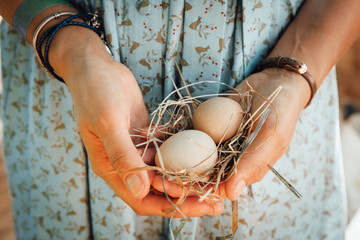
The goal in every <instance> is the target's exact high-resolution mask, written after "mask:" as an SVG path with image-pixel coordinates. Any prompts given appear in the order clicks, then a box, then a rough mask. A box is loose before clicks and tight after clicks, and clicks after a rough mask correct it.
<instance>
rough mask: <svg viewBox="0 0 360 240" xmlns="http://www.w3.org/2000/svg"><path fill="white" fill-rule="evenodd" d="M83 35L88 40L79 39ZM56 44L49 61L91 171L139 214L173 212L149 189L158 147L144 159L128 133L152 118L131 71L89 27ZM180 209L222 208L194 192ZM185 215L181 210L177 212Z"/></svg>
mask: <svg viewBox="0 0 360 240" xmlns="http://www.w3.org/2000/svg"><path fill="white" fill-rule="evenodd" d="M65 32H68V34H65ZM69 38H70V39H69ZM79 39H82V41H84V42H81V44H79V43H77V41H80V40H79ZM87 42H89V43H88V44H86V43H87ZM65 43H66V44H67V45H64V44H65ZM53 44H54V47H53V48H52V49H51V51H50V55H49V57H50V63H52V65H53V67H54V69H55V71H57V72H58V73H59V74H60V75H61V76H62V77H63V78H64V80H65V82H66V84H67V86H68V89H69V91H70V93H71V96H72V100H73V104H74V113H75V118H76V121H77V124H78V127H79V131H80V135H81V138H82V140H83V142H84V145H85V147H86V150H87V153H88V156H89V160H90V162H91V166H92V169H93V171H94V172H95V173H96V174H97V175H98V176H100V177H101V178H102V179H103V180H105V182H107V183H108V184H109V185H110V187H111V188H112V189H113V190H114V191H115V192H116V194H117V195H118V196H119V197H120V198H121V199H122V200H123V201H124V202H126V203H127V204H128V205H129V206H130V207H131V208H132V209H133V210H134V211H135V212H136V213H138V214H140V215H159V216H165V217H170V216H172V213H171V212H164V211H163V210H164V209H169V208H171V207H172V206H173V205H172V203H171V202H170V201H169V200H168V199H167V198H166V197H165V196H160V195H157V194H155V193H153V192H152V191H150V185H151V182H152V179H153V178H154V176H155V173H154V172H152V171H146V170H142V169H141V168H143V167H145V166H146V162H148V163H149V162H152V161H153V158H154V151H151V150H149V151H147V154H146V155H145V156H144V159H143V158H142V157H141V154H142V152H143V151H142V149H137V148H136V147H135V144H136V143H137V142H138V139H136V138H132V137H131V135H130V134H131V133H132V132H131V129H134V128H144V127H146V126H148V122H149V121H148V112H147V110H146V107H145V104H144V102H143V98H142V95H141V91H140V88H139V86H138V84H137V82H136V79H135V77H134V76H133V74H132V72H131V71H130V70H129V69H128V68H127V67H126V66H124V65H123V64H120V63H118V62H116V61H115V60H113V59H112V58H111V57H110V55H109V54H108V53H107V52H106V50H105V48H104V45H103V44H102V42H101V40H100V39H99V38H98V37H97V36H96V35H95V34H93V33H92V32H91V31H89V30H87V29H82V28H71V27H69V28H65V29H64V30H62V32H59V33H58V35H57V37H56V38H55V39H54V43H53ZM71 45H74V46H76V47H71ZM65 46H66V47H65ZM64 48H65V50H64ZM57 53H60V54H57ZM144 161H145V162H144ZM134 169H137V170H136V171H134ZM139 169H140V170H139ZM172 201H173V202H176V201H177V199H172ZM179 209H180V210H181V212H182V213H183V214H184V215H186V216H189V217H190V216H191V217H196V216H202V215H210V214H218V213H220V212H221V211H222V208H221V207H220V206H211V205H210V204H208V203H205V202H199V201H198V198H194V197H189V198H187V199H186V200H185V201H184V202H183V203H182V205H181V206H180V207H179ZM182 216H183V215H182V214H180V213H179V212H176V213H175V215H174V217H182Z"/></svg>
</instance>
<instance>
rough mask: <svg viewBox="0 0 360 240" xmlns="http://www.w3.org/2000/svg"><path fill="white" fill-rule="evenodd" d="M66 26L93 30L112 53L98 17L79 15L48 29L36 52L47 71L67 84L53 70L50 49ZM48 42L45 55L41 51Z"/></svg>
mask: <svg viewBox="0 0 360 240" xmlns="http://www.w3.org/2000/svg"><path fill="white" fill-rule="evenodd" d="M76 18H82V19H84V20H87V21H89V23H83V22H76V21H72V20H74V19H76ZM66 26H80V27H85V28H88V29H91V30H93V31H94V32H95V33H96V34H97V35H98V36H99V37H100V38H101V39H102V40H103V42H104V43H105V46H106V48H107V50H108V51H109V54H111V51H110V50H109V47H108V44H107V42H106V41H105V39H104V35H103V34H102V32H101V31H100V30H99V28H100V24H99V22H98V21H97V15H95V14H94V15H90V14H77V15H74V16H71V17H69V18H67V19H65V20H64V21H62V22H61V23H59V24H57V25H55V26H53V27H51V28H50V29H48V30H47V31H46V32H45V33H44V34H43V35H42V36H41V37H40V39H39V41H38V42H37V43H36V52H37V54H38V56H39V59H40V61H41V63H42V65H43V67H44V68H45V70H47V71H48V72H49V73H50V74H51V75H52V76H53V77H54V78H56V79H57V80H59V81H60V82H63V83H65V81H64V80H63V78H62V77H60V76H59V75H58V74H57V73H56V72H55V70H54V69H53V68H52V66H51V65H50V62H49V49H50V46H51V42H52V40H53V38H54V36H55V34H56V33H57V32H58V31H59V30H60V29H61V28H63V27H66ZM46 38H47V40H46V43H45V48H44V54H42V51H41V47H42V45H43V43H44V41H45V39H46Z"/></svg>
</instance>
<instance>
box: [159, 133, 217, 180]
mask: <svg viewBox="0 0 360 240" xmlns="http://www.w3.org/2000/svg"><path fill="white" fill-rule="evenodd" d="M159 150H160V154H161V159H162V162H163V164H164V167H165V169H167V170H172V171H181V170H186V171H187V173H190V174H191V175H195V176H201V175H203V174H205V173H206V172H207V171H208V170H209V169H211V167H212V166H213V165H214V164H215V163H216V160H217V149H216V144H215V143H214V141H213V140H212V139H211V137H210V136H209V135H207V134H206V133H204V132H201V131H197V130H185V131H182V132H179V133H177V134H175V135H173V136H171V137H169V138H168V139H167V140H166V141H165V142H163V143H162V144H161V146H160V148H159ZM155 164H156V166H158V167H162V166H161V164H160V159H159V152H158V153H157V154H156V156H155Z"/></svg>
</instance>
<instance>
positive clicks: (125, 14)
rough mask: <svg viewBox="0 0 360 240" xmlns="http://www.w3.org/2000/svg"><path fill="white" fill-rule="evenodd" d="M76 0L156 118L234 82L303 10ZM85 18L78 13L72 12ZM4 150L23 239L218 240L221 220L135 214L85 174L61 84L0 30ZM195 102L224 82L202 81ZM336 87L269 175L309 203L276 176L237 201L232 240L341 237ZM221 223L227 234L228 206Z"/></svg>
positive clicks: (322, 93) (332, 82) (317, 101)
mask: <svg viewBox="0 0 360 240" xmlns="http://www.w3.org/2000/svg"><path fill="white" fill-rule="evenodd" d="M89 2H90V3H92V1H79V0H77V1H74V3H75V4H80V5H81V6H80V5H77V6H80V7H81V9H93V8H94V7H100V8H102V9H103V10H104V23H105V31H106V36H107V39H108V41H109V43H110V46H111V49H112V52H113V54H114V58H115V59H116V60H118V61H121V62H123V63H124V64H126V65H127V66H129V68H130V69H131V70H132V71H133V73H134V75H135V77H136V79H137V80H138V82H139V86H140V88H141V90H142V93H143V96H144V101H145V103H146V105H147V107H148V108H149V109H150V110H151V109H152V108H154V107H156V106H157V104H158V103H159V102H160V101H161V100H162V99H163V98H164V97H165V96H167V95H168V94H169V93H170V92H171V91H172V90H173V86H172V83H171V82H170V81H169V78H173V79H175V81H176V84H177V85H178V86H181V85H182V82H181V81H180V78H179V76H178V75H179V74H178V72H177V71H176V68H175V63H177V64H179V66H180V69H181V72H182V74H183V76H184V79H185V82H186V83H193V82H197V81H203V80H211V81H218V82H223V83H226V84H229V85H232V86H234V85H236V84H238V83H239V82H240V81H241V80H242V79H244V78H245V77H246V76H248V75H249V74H251V73H252V71H253V70H254V68H255V66H256V64H257V63H258V61H259V60H261V59H262V58H264V57H266V55H267V54H268V52H269V50H270V49H271V48H272V46H273V45H274V44H275V43H276V41H277V39H278V38H279V36H280V34H281V33H282V31H283V30H284V28H285V27H286V26H287V24H288V23H289V21H290V20H291V19H292V17H293V16H294V15H295V14H296V11H297V10H298V8H299V7H300V5H301V1H296V0H277V1H260V0H248V1H235V0H234V1H231V0H229V1H226V0H217V1H216V0H204V1H196V0H192V1H191V0H186V1H184V0H171V1H156V0H149V1H147V0H144V1H125V0H103V1H102V2H101V3H100V2H98V3H96V4H89ZM79 9H80V8H79ZM0 33H1V57H2V80H3V91H4V92H3V97H2V106H3V121H4V151H5V158H6V166H7V173H8V178H9V182H10V187H11V192H12V201H13V209H14V210H13V213H14V218H15V223H16V232H17V237H18V239H87V238H90V237H94V238H95V239H168V238H170V236H171V235H170V234H169V226H170V224H171V226H172V228H173V229H176V227H177V226H179V225H180V224H181V223H186V224H185V227H184V228H183V229H182V231H181V234H180V236H179V237H180V239H215V238H216V237H217V236H221V232H220V230H219V229H218V227H217V225H216V218H215V217H213V216H204V217H200V218H186V219H176V220H173V221H172V222H171V223H170V222H169V219H165V218H161V217H157V216H138V215H136V214H135V213H134V212H133V211H132V210H131V209H130V208H129V207H128V206H127V205H126V204H125V203H124V202H122V201H121V199H120V198H118V197H117V196H116V195H115V194H114V192H113V191H112V190H111V189H110V188H109V187H108V186H107V185H106V183H104V182H103V181H102V180H101V179H100V178H99V177H97V176H96V175H95V174H94V173H93V172H92V171H91V166H89V165H88V161H87V159H86V153H85V152H84V148H83V145H82V143H81V139H80V137H79V134H78V130H77V127H76V123H75V120H74V116H73V112H72V102H71V96H70V94H69V92H68V91H67V88H66V86H65V85H63V84H61V83H59V82H57V81H55V80H53V79H51V78H49V77H48V76H47V75H46V74H45V73H44V72H43V71H42V70H41V68H40V67H39V65H38V63H37V61H36V57H35V55H34V51H33V50H32V49H31V48H30V47H29V46H28V45H26V43H25V41H24V40H23V39H21V38H20V37H19V36H18V35H17V33H16V32H14V30H12V29H11V28H10V27H9V26H8V25H7V24H5V23H2V25H1V31H0ZM190 90H191V93H192V94H194V95H199V94H207V93H215V92H219V91H221V90H223V87H222V85H218V84H200V85H195V86H194V87H193V88H191V89H190ZM336 91H337V88H336V78H335V74H334V71H332V72H331V73H330V74H329V76H328V77H327V78H326V80H325V81H324V83H323V85H322V86H321V88H320V89H319V91H318V93H317V95H316V96H315V98H314V100H313V103H312V105H311V106H310V107H308V108H307V109H306V110H304V111H303V112H302V114H301V116H300V119H299V122H298V124H297V128H296V131H295V134H294V137H293V140H292V143H291V146H290V148H289V150H288V151H287V152H286V154H285V155H284V156H283V157H282V158H281V159H280V160H279V161H278V162H277V164H276V165H275V168H276V169H277V170H278V171H279V172H280V173H281V174H282V175H283V176H284V177H285V178H287V179H288V180H289V181H290V182H291V183H292V184H294V185H295V186H296V188H297V189H298V190H299V191H300V192H301V193H302V195H303V196H304V197H303V198H302V199H297V198H296V197H294V196H293V195H292V194H291V192H290V191H289V190H288V189H286V188H285V187H284V186H283V185H282V184H281V183H280V182H279V181H278V180H277V179H276V178H275V177H274V175H273V174H272V173H269V174H267V176H266V177H265V178H264V179H263V180H262V181H261V182H260V183H256V184H254V185H253V186H252V189H253V193H254V196H253V198H252V199H250V198H248V197H245V195H246V193H247V191H246V190H245V194H244V196H243V197H242V198H241V199H240V204H239V230H238V232H237V235H236V237H235V238H236V239H342V238H343V230H344V226H345V221H346V217H345V214H344V199H343V197H344V192H343V185H342V183H343V182H342V172H341V169H342V165H341V164H342V163H341V156H340V151H339V147H340V145H339V132H338V112H337V94H336ZM225 205H226V208H225V212H224V213H223V214H221V215H219V216H218V217H217V218H218V220H219V221H220V222H221V226H222V228H223V231H224V232H225V233H226V234H229V233H231V206H230V205H231V204H230V202H228V201H227V202H226V203H225Z"/></svg>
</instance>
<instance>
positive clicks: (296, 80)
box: [261, 67, 311, 111]
mask: <svg viewBox="0 0 360 240" xmlns="http://www.w3.org/2000/svg"><path fill="white" fill-rule="evenodd" d="M261 73H263V74H266V75H267V76H268V79H279V84H278V86H282V87H283V90H282V92H283V94H288V95H289V96H288V97H289V99H290V98H291V99H293V100H294V102H297V103H299V107H300V109H299V110H300V111H301V110H302V109H304V108H305V107H306V105H307V103H308V102H309V99H310V97H311V89H310V86H309V84H308V83H307V81H306V80H305V79H304V77H303V76H301V75H300V74H298V73H295V72H291V71H288V70H286V69H283V68H275V67H273V68H266V69H263V70H262V71H261ZM275 81H276V80H275Z"/></svg>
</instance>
